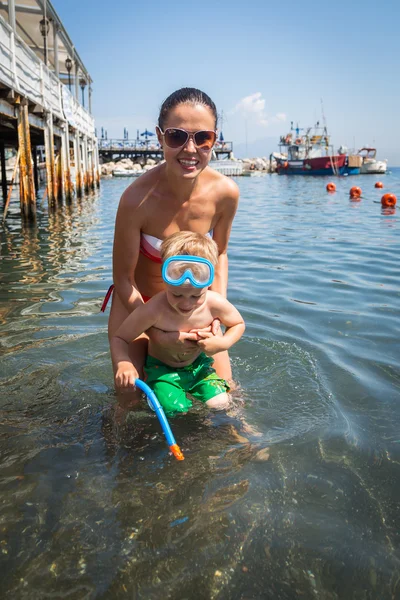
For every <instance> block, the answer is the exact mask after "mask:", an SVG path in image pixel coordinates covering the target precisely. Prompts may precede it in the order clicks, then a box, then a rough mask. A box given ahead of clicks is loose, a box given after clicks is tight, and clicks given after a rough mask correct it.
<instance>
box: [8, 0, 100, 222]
mask: <svg viewBox="0 0 400 600" xmlns="http://www.w3.org/2000/svg"><path fill="white" fill-rule="evenodd" d="M71 71H72V73H71ZM91 84H92V79H91V77H90V75H89V73H88V71H87V69H86V68H85V66H84V64H83V62H82V60H81V59H80V57H79V55H78V53H77V51H76V49H75V46H74V45H73V43H72V41H71V40H70V38H69V36H68V33H67V31H66V30H65V28H64V26H63V24H62V22H61V20H60V18H59V17H58V15H57V13H56V11H55V10H54V8H53V6H52V4H51V2H49V1H48V0H30V1H29V4H28V3H27V4H26V5H25V4H24V3H23V2H21V3H18V4H17V3H16V0H0V160H1V173H0V177H1V187H2V193H3V199H4V202H5V205H4V210H3V220H4V219H5V218H6V215H7V210H8V205H9V202H10V199H11V192H12V188H13V184H14V183H15V182H16V180H17V178H18V180H19V191H20V205H21V214H22V216H23V217H25V218H27V219H35V215H36V194H37V190H38V186H39V175H38V169H39V166H38V165H39V155H41V154H44V156H45V167H46V184H47V187H46V192H47V197H48V202H49V206H55V205H56V204H57V202H58V201H60V200H62V199H63V198H65V199H66V200H69V199H71V197H72V195H73V194H74V193H76V195H77V196H82V195H83V194H85V193H87V192H88V191H89V190H90V189H94V188H95V187H96V186H99V184H100V176H99V174H100V170H99V155H98V146H97V139H96V135H95V126H94V119H93V117H92V115H91V102H92V87H91ZM86 87H87V104H88V110H87V109H86V108H85V89H86ZM80 91H81V94H80ZM80 95H81V100H80ZM43 147H44V152H43V149H42V148H43ZM10 152H11V153H12V154H14V158H15V160H14V166H13V168H12V174H11V173H10V169H9V168H7V166H8V165H7V160H8V159H7V153H8V154H10Z"/></svg>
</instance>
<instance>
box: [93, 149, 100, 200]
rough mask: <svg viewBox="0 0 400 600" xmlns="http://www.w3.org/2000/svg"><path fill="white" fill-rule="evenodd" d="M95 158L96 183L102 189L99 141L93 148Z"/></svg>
mask: <svg viewBox="0 0 400 600" xmlns="http://www.w3.org/2000/svg"><path fill="white" fill-rule="evenodd" d="M93 158H94V181H95V184H96V186H97V187H98V188H99V187H100V171H99V148H98V145H97V139H95V141H94V148H93Z"/></svg>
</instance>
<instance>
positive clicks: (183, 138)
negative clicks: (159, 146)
mask: <svg viewBox="0 0 400 600" xmlns="http://www.w3.org/2000/svg"><path fill="white" fill-rule="evenodd" d="M188 139H189V135H188V134H187V133H186V131H183V129H166V130H165V132H164V140H165V143H166V144H167V146H169V147H170V148H180V147H181V146H184V145H185V144H186V142H187V141H188Z"/></svg>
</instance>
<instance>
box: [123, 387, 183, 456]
mask: <svg viewBox="0 0 400 600" xmlns="http://www.w3.org/2000/svg"><path fill="white" fill-rule="evenodd" d="M135 386H136V387H138V388H139V389H140V390H142V392H144V393H145V394H146V396H147V398H148V400H149V402H150V405H151V408H152V409H153V410H154V412H155V413H156V415H157V417H158V420H159V421H160V424H161V427H162V430H163V432H164V435H165V437H166V439H167V443H168V446H169V449H170V450H171V452H172V454H173V455H174V456H175V458H177V459H178V460H184V459H185V457H184V456H183V454H182V452H181V449H180V448H179V446H178V444H177V443H176V441H175V438H174V436H173V434H172V431H171V427H170V426H169V423H168V421H167V417H166V416H165V412H164V410H163V407H162V406H161V404H160V402H159V401H158V399H157V396H156V395H155V393H154V392H153V390H152V389H150V388H149V386H148V385H147V383H145V382H144V381H142V380H141V379H136V380H135Z"/></svg>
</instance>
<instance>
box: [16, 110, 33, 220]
mask: <svg viewBox="0 0 400 600" xmlns="http://www.w3.org/2000/svg"><path fill="white" fill-rule="evenodd" d="M18 145H19V149H20V161H19V165H20V167H19V179H20V202H21V212H22V215H23V216H24V217H25V218H27V219H32V220H34V219H35V218H36V192H35V182H34V179H33V166H32V149H31V133H30V128H29V115H28V104H27V102H26V101H23V102H21V103H20V104H19V105H18Z"/></svg>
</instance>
